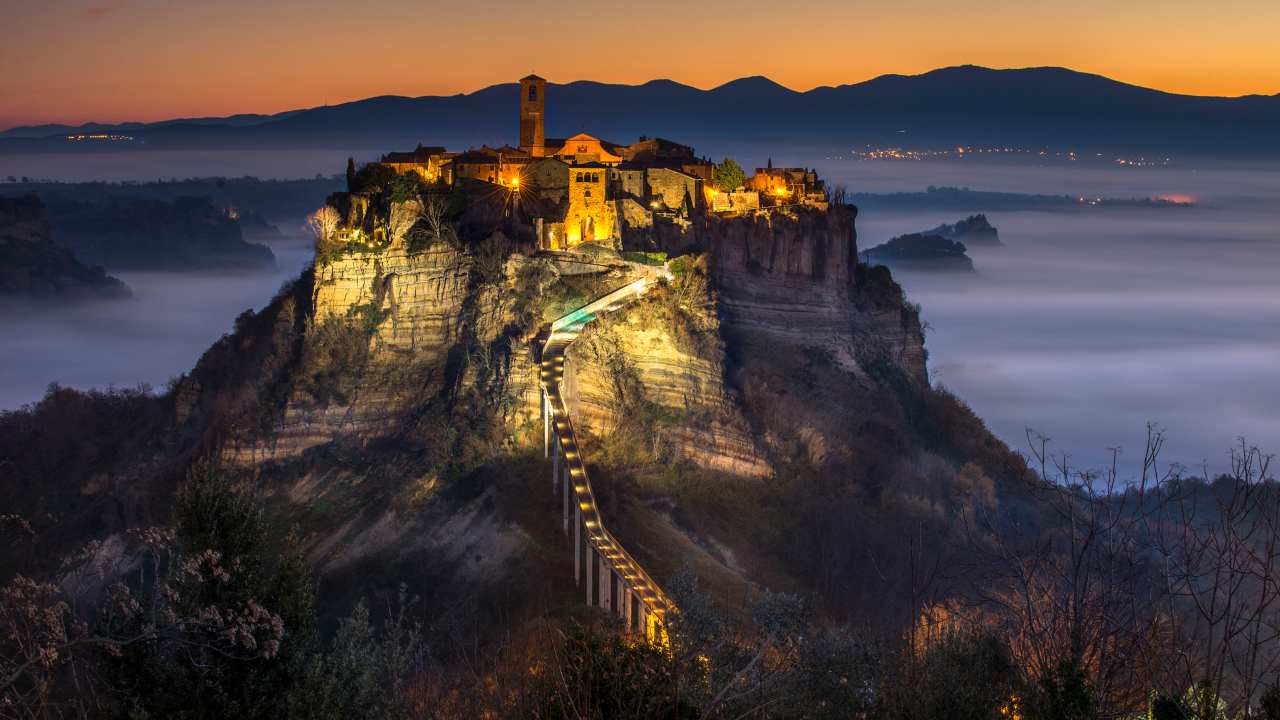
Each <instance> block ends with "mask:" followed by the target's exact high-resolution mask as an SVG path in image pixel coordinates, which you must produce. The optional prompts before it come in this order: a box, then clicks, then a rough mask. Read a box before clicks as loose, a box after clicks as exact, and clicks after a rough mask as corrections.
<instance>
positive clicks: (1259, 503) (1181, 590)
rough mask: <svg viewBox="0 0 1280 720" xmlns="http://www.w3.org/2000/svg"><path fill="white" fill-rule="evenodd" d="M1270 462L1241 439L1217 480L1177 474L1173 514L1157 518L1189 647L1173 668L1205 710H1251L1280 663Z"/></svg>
mask: <svg viewBox="0 0 1280 720" xmlns="http://www.w3.org/2000/svg"><path fill="white" fill-rule="evenodd" d="M1270 461H1271V457H1270V456H1267V455H1264V454H1262V453H1261V452H1260V451H1259V450H1258V448H1256V447H1252V446H1249V445H1247V444H1246V443H1245V442H1244V441H1243V440H1242V441H1241V443H1240V445H1239V447H1237V448H1235V449H1234V450H1233V451H1232V453H1231V469H1230V472H1228V473H1225V474H1222V475H1220V476H1218V478H1217V479H1215V480H1214V481H1213V482H1211V483H1202V482H1200V481H1198V480H1196V479H1188V478H1186V477H1185V476H1184V474H1183V473H1182V472H1181V471H1179V472H1177V473H1175V474H1174V476H1173V477H1171V478H1170V479H1169V481H1168V482H1167V483H1165V494H1166V496H1167V499H1168V512H1167V513H1166V515H1165V516H1164V517H1163V518H1161V522H1159V523H1157V524H1154V525H1153V532H1152V536H1153V539H1154V541H1155V546H1156V549H1157V551H1158V554H1159V557H1160V560H1161V562H1162V564H1163V569H1164V577H1165V582H1166V583H1167V591H1168V598H1167V612H1168V615H1169V616H1170V617H1171V618H1174V619H1176V621H1177V623H1178V626H1177V630H1178V635H1179V637H1180V639H1181V640H1182V646H1183V648H1182V649H1181V651H1180V652H1178V653H1177V654H1175V655H1174V656H1172V657H1171V658H1169V663H1170V664H1171V667H1170V668H1169V671H1170V675H1171V677H1172V679H1173V680H1174V681H1175V682H1179V683H1180V684H1181V686H1182V687H1188V686H1196V688H1197V692H1196V693H1195V695H1194V697H1195V702H1196V703H1198V704H1200V705H1202V706H1203V707H1200V708H1195V710H1196V711H1197V712H1199V713H1200V716H1201V717H1213V716H1214V715H1213V713H1214V712H1216V711H1215V710H1214V708H1216V707H1217V705H1218V703H1219V702H1220V701H1223V700H1225V701H1226V702H1227V704H1228V705H1229V706H1231V707H1232V708H1233V709H1236V710H1238V711H1243V712H1245V713H1249V712H1250V711H1251V708H1252V706H1253V704H1254V703H1255V702H1256V701H1257V699H1258V698H1259V696H1260V695H1261V693H1262V691H1263V690H1264V689H1265V687H1266V685H1267V684H1269V683H1270V682H1272V681H1274V678H1275V676H1276V673H1277V671H1280V642H1277V641H1280V494H1278V493H1277V487H1276V485H1275V483H1274V482H1271V481H1270V480H1271V479H1270V477H1269V474H1268V473H1269V469H1270ZM1202 472H1203V475H1204V477H1205V479H1208V477H1209V468H1208V467H1207V466H1206V467H1203V468H1202Z"/></svg>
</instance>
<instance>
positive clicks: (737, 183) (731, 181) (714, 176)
mask: <svg viewBox="0 0 1280 720" xmlns="http://www.w3.org/2000/svg"><path fill="white" fill-rule="evenodd" d="M746 182H747V174H746V173H745V172H743V170H742V166H740V165H738V162H737V161H736V160H734V159H733V158H731V157H726V158H725V159H724V160H721V161H720V164H719V165H716V167H715V169H714V170H712V172H711V184H712V185H714V186H716V187H717V188H720V190H722V191H724V192H733V191H734V190H736V189H738V188H740V187H742V186H743V185H745V184H746Z"/></svg>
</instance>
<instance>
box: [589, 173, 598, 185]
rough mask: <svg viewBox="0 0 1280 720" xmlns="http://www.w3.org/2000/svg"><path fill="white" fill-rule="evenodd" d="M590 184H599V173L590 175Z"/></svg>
mask: <svg viewBox="0 0 1280 720" xmlns="http://www.w3.org/2000/svg"><path fill="white" fill-rule="evenodd" d="M591 182H593V183H598V182H600V173H591Z"/></svg>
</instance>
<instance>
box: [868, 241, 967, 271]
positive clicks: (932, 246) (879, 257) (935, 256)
mask: <svg viewBox="0 0 1280 720" xmlns="http://www.w3.org/2000/svg"><path fill="white" fill-rule="evenodd" d="M966 250H968V248H966V247H965V246H964V243H962V242H958V241H955V240H949V239H947V238H945V237H942V236H940V235H923V234H920V233H912V234H909V235H900V236H898V237H896V238H893V239H892V240H890V241H889V242H887V243H884V244H882V245H877V246H875V247H873V248H870V249H868V250H865V251H864V252H863V253H862V256H863V260H864V262H866V263H868V264H874V265H889V266H891V267H898V268H902V269H915V270H945V271H963V272H973V260H972V259H971V258H970V257H969V256H968V255H967V254H966Z"/></svg>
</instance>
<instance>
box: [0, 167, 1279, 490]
mask: <svg viewBox="0 0 1280 720" xmlns="http://www.w3.org/2000/svg"><path fill="white" fill-rule="evenodd" d="M349 154H353V153H350V152H348V151H331V152H312V153H308V152H304V151H289V152H282V153H267V152H259V153H221V154H220V153H215V152H197V153H187V154H180V153H91V154H85V155H69V154H68V155H59V156H7V157H3V158H0V176H7V175H17V176H22V175H28V176H31V177H40V178H48V179H58V180H91V179H92V180H118V179H123V180H153V179H155V178H169V177H193V176H210V175H224V176H238V175H257V176H259V177H263V178H269V177H270V178H288V177H310V176H312V175H314V174H315V173H323V174H332V173H335V172H341V170H342V168H343V165H344V163H345V158H346V157H347V155H349ZM354 154H355V155H356V157H357V159H360V158H361V157H366V158H367V157H371V155H372V154H371V153H354ZM755 154H757V153H753V152H752V149H750V148H747V149H741V150H740V151H739V152H738V153H737V155H738V157H739V158H741V159H743V165H744V166H746V167H747V169H748V172H749V171H750V168H751V167H753V166H754V164H755V163H756V161H757V158H755V157H754V155H755ZM771 154H772V157H773V160H774V164H775V165H792V164H795V165H808V166H812V167H816V168H817V169H818V171H819V173H820V174H821V175H822V176H824V177H825V178H826V179H827V180H828V182H829V183H831V184H842V185H845V186H846V187H848V188H849V190H850V191H851V192H857V193H891V192H907V191H909V192H919V191H922V190H923V189H924V188H926V187H927V186H930V185H937V186H942V185H952V186H962V187H963V186H967V187H971V188H973V189H975V190H979V189H980V190H991V191H1002V192H1018V193H1045V194H1066V195H1072V196H1086V197H1096V196H1106V197H1115V198H1129V197H1140V198H1141V197H1156V196H1177V197H1190V198H1194V200H1195V201H1196V202H1197V205H1196V206H1195V207H1192V208H1172V207H1158V208H1105V207H1082V208H1080V209H1078V210H1071V211H1062V212H1058V211H1054V212H1046V211H1015V212H989V211H988V210H987V209H986V208H983V207H973V208H970V209H968V210H967V211H965V212H957V211H956V210H955V209H954V208H949V209H946V210H941V209H938V208H930V207H927V206H921V207H920V208H919V209H914V210H910V211H904V210H894V211H892V212H888V211H882V210H877V209H876V208H875V207H874V206H868V207H864V208H862V211H861V213H860V215H859V222H858V228H859V246H860V248H862V249H866V248H868V247H871V246H873V245H876V244H878V243H881V242H884V241H886V240H888V239H890V238H891V237H893V236H896V235H900V234H903V233H908V232H917V231H921V230H926V229H928V228H932V227H934V226H936V225H938V224H940V223H943V222H946V223H951V222H955V221H956V220H958V219H960V218H962V217H963V216H965V215H967V214H970V213H978V212H986V213H987V215H988V218H989V219H990V221H991V222H992V224H993V225H995V226H996V227H997V228H998V229H999V232H1000V236H1001V239H1002V240H1003V241H1004V244H1005V246H1004V247H993V248H988V247H971V248H970V250H969V254H970V255H971V256H972V257H973V259H974V262H975V264H976V267H977V272H976V273H973V274H963V275H956V274H951V275H947V274H937V273H922V272H902V271H895V277H897V278H898V280H899V282H901V283H902V284H903V285H904V287H905V288H906V290H907V292H908V295H909V299H910V300H911V301H912V302H916V303H919V304H920V305H921V306H922V309H923V318H924V320H925V321H926V322H927V323H928V331H927V345H926V346H927V348H928V350H929V354H930V367H931V372H932V374H933V376H934V379H935V381H937V382H940V383H942V384H944V385H946V386H947V387H948V388H950V389H951V390H953V391H954V392H956V393H957V394H958V395H959V396H960V397H962V398H963V399H964V400H966V401H967V402H968V403H969V404H970V405H972V406H973V408H974V410H975V411H976V412H977V413H978V414H979V415H980V416H981V417H982V418H983V419H984V420H985V421H986V422H987V423H988V425H989V426H990V427H991V428H992V429H993V430H994V431H995V432H996V433H997V434H998V435H999V436H1000V437H1002V438H1003V439H1004V440H1005V441H1006V442H1008V443H1009V444H1010V445H1011V446H1012V447H1014V448H1015V449H1019V450H1022V449H1025V447H1026V441H1025V436H1024V431H1025V429H1026V428H1028V427H1030V428H1034V429H1036V430H1038V431H1040V432H1043V433H1045V434H1047V435H1049V436H1051V437H1052V438H1053V440H1054V445H1055V447H1057V448H1058V449H1059V450H1060V451H1066V452H1069V453H1070V454H1071V456H1072V458H1073V463H1074V464H1078V465H1080V466H1082V467H1098V466H1101V465H1103V464H1105V463H1106V462H1107V459H1108V457H1109V452H1108V448H1110V447H1115V446H1119V447H1122V448H1123V453H1122V455H1121V460H1122V464H1123V465H1124V468H1125V470H1126V472H1129V473H1132V472H1133V471H1134V470H1135V465H1136V463H1137V462H1138V461H1140V459H1141V453H1142V441H1143V439H1144V437H1145V428H1146V423H1148V422H1154V423H1157V424H1159V425H1160V426H1162V427H1164V428H1166V429H1167V431H1168V435H1169V447H1168V451H1167V453H1166V456H1165V457H1166V459H1169V460H1177V461H1180V462H1183V463H1186V464H1192V465H1194V464H1199V463H1201V462H1202V461H1207V462H1208V463H1209V464H1210V466H1211V467H1212V468H1217V469H1221V468H1223V467H1225V464H1226V460H1227V452H1228V451H1229V449H1230V447H1231V446H1232V445H1233V444H1234V443H1236V442H1237V438H1238V437H1241V436H1244V437H1247V438H1248V439H1249V440H1250V441H1251V442H1253V443H1256V444H1258V445H1260V446H1262V447H1263V448H1264V449H1267V448H1270V449H1273V450H1274V449H1276V448H1277V447H1278V446H1280V415H1278V414H1277V413H1276V407H1277V403H1278V401H1280V382H1278V381H1277V376H1276V369H1275V368H1276V365H1277V359H1280V293H1278V292H1277V291H1276V278H1277V275H1278V273H1280V171H1272V170H1261V169H1257V168H1226V167H1210V166H1203V167H1195V168H1190V167H1177V166H1172V167H1166V168H1154V169H1121V168H1112V167H1106V166H1104V165H1100V164H1094V165H1090V166H1087V167H1083V166H1072V165H1064V164H1048V165H1045V166H1036V165H1031V164H1012V163H1001V164H997V163H977V162H968V161H965V162H891V161H853V160H847V159H833V157H836V156H831V155H813V154H804V153H800V154H797V156H796V157H795V158H789V157H787V156H786V153H785V152H784V151H781V150H779V149H778V148H776V147H775V148H772V149H771ZM42 158H43V159H42ZM763 162H764V158H763V157H762V158H760V159H759V164H761V165H762V164H763ZM0 192H3V185H0ZM315 200H316V205H317V206H318V205H319V204H320V203H321V202H322V201H323V198H320V197H317V198H316V199H315ZM271 220H272V221H273V222H275V223H276V224H277V225H278V226H279V227H280V229H281V230H282V231H283V232H284V233H285V236H286V239H285V240H284V241H281V242H278V243H275V244H273V245H272V250H273V252H275V254H276V258H277V269H276V270H275V271H274V272H264V273H248V274H226V273H219V274H207V273H194V274H186V273H181V274H180V273H145V274H143V273H116V274H117V276H118V277H120V278H121V279H122V280H124V281H125V282H126V283H128V284H129V286H130V287H131V288H132V289H133V292H134V295H135V299H134V300H132V301H120V302H106V303H99V304H96V305H80V306H77V307H74V308H67V309H51V308H32V307H24V308H8V309H6V310H5V311H4V313H3V315H0V369H2V370H3V372H0V408H4V409H12V408H16V407H19V406H21V405H23V404H24V403H29V402H33V401H35V400H38V399H39V398H40V397H41V396H42V395H43V393H44V390H45V387H46V386H47V385H48V384H49V383H51V382H57V383H60V384H62V385H66V386H72V387H77V388H89V387H99V388H101V387H106V386H109V385H115V386H130V387H131V386H135V385H137V384H139V383H147V384H150V385H152V386H155V387H156V388H161V387H163V385H164V383H165V382H166V381H167V380H168V379H169V378H171V377H174V376H176V375H179V374H181V373H183V372H185V371H187V370H188V369H190V368H191V366H192V365H193V364H194V363H195V361H196V359H197V358H198V357H199V356H200V354H201V353H202V352H203V351H204V350H205V349H206V348H207V347H208V346H209V345H210V344H211V343H212V342H213V341H214V340H216V339H217V338H218V337H219V336H221V335H222V334H223V333H226V332H229V331H230V329H231V327H232V323H233V321H234V319H235V317H236V316H237V315H238V314H240V313H241V312H243V311H244V310H246V309H249V308H260V307H262V306H263V305H265V304H266V303H267V302H268V301H269V300H270V298H271V297H272V296H273V295H274V294H275V292H276V291H277V289H278V288H279V287H280V285H281V284H282V283H284V282H286V281H287V280H289V279H292V278H293V277H296V276H297V274H298V272H299V271H300V270H301V269H302V268H303V267H304V266H305V265H306V264H307V263H309V262H310V259H311V250H310V244H309V239H308V238H307V237H305V235H304V234H303V233H302V232H301V218H271ZM108 270H110V268H108Z"/></svg>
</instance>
